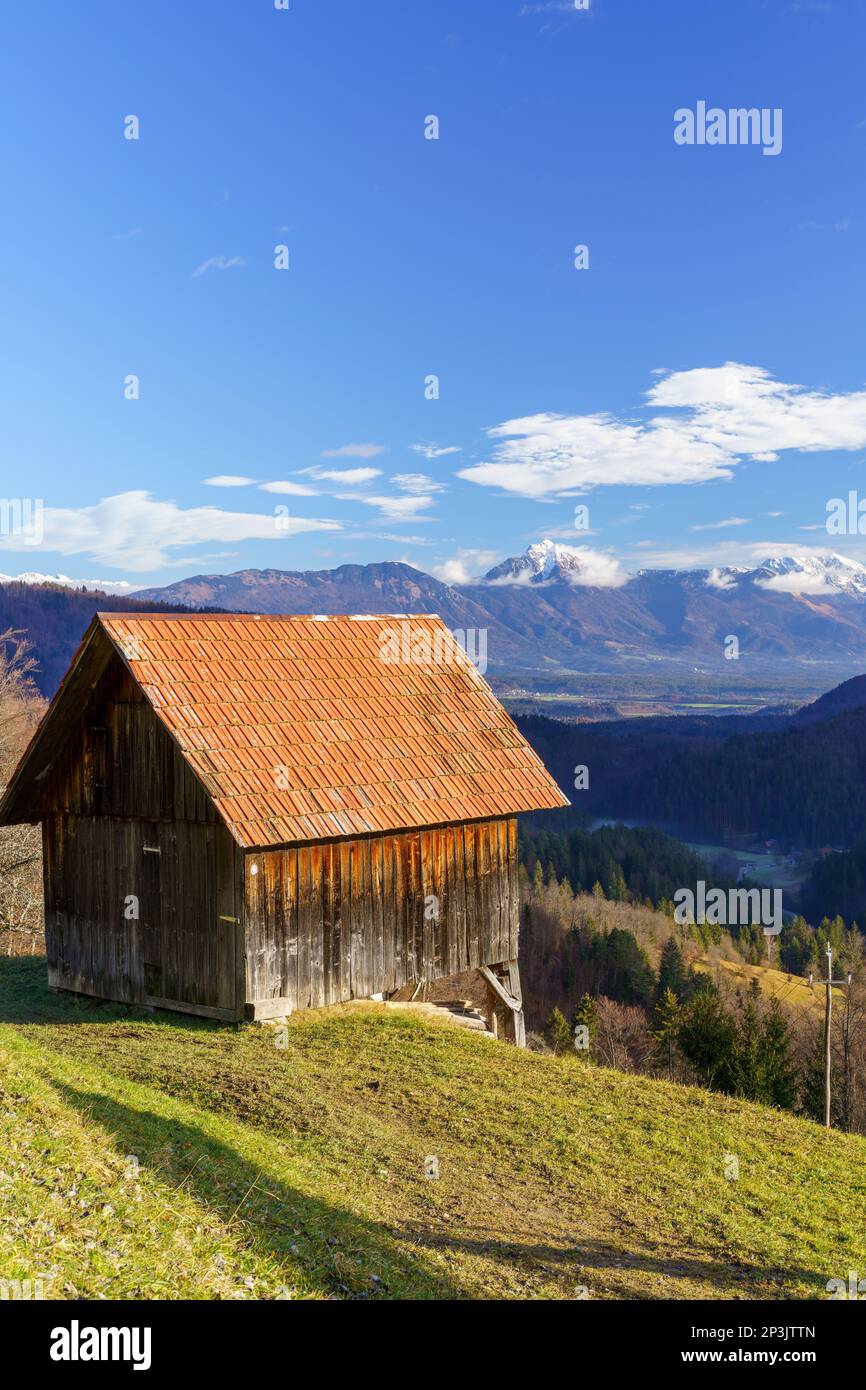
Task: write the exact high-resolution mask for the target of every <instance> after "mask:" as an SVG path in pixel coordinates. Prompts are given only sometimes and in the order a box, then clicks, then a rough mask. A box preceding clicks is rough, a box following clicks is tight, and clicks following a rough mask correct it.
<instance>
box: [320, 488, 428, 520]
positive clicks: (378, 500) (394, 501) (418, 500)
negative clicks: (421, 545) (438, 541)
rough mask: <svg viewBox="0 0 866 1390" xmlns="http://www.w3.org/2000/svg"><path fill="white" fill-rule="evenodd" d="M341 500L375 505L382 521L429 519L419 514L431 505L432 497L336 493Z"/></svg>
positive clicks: (370, 505) (369, 505)
mask: <svg viewBox="0 0 866 1390" xmlns="http://www.w3.org/2000/svg"><path fill="white" fill-rule="evenodd" d="M336 496H337V497H339V498H340V500H341V501H353V502H354V501H357V502H363V503H364V504H365V506H367V507H377V508H378V509H379V515H380V516H381V517H382V519H383V520H384V521H429V519H430V518H429V517H425V516H419V515H418V513H419V512H422V511H426V510H427V508H428V507H432V506H433V498H432V497H415V496H412V497H356V496H355V495H354V494H353V493H350V494H348V495H344V494H341V493H337V494H336Z"/></svg>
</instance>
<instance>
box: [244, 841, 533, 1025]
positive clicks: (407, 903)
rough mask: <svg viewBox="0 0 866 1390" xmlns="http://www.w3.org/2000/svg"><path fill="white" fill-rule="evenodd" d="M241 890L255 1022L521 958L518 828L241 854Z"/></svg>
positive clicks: (248, 988) (250, 1010) (247, 992)
mask: <svg viewBox="0 0 866 1390" xmlns="http://www.w3.org/2000/svg"><path fill="white" fill-rule="evenodd" d="M295 863H297V865H298V868H297V872H296V871H295V868H294V866H295ZM245 881H246V891H245V902H244V914H243V915H244V924H245V927H244V939H245V944H246V984H245V995H246V1000H247V1004H248V1013H252V1014H253V1016H254V1013H255V1005H256V1004H257V1003H261V1004H266V1003H273V1001H276V1000H280V1001H282V1002H283V1003H284V1004H285V1007H286V1009H287V1011H288V1010H290V1009H307V1008H318V1007H320V1006H321V1005H323V1004H334V1003H341V1002H345V1001H346V1000H349V999H364V998H368V997H369V996H370V995H371V994H379V993H384V992H390V991H391V990H395V989H399V988H400V987H401V986H402V985H405V984H408V983H410V982H411V981H413V980H418V979H422V978H423V979H426V980H435V979H439V978H442V977H443V976H447V975H453V974H457V973H459V972H460V971H463V970H472V969H477V968H478V967H479V966H481V965H489V964H495V963H498V962H499V961H505V960H512V959H515V958H516V956H517V934H518V927H519V914H518V896H517V823H516V820H515V818H514V817H508V818H506V819H499V820H492V821H483V822H479V823H477V824H475V825H462V824H457V825H449V826H445V827H443V828H442V829H437V830H415V831H412V830H408V831H404V832H402V833H400V834H393V835H382V836H370V837H369V838H365V839H360V840H352V841H348V842H340V843H335V844H332V845H324V846H321V845H314V846H312V847H302V848H299V849H284V850H267V851H263V852H255V851H249V852H248V853H247V855H246V874H245ZM293 921H295V922H297V935H295V934H294V931H293V929H292V928H291V927H289V929H288V930H287V928H286V924H287V923H289V924H290V923H292V922H293ZM319 943H323V946H322V952H321V956H322V961H323V968H322V969H319V968H318V966H317V964H316V962H317V960H318V959H319ZM263 1012H264V1011H263Z"/></svg>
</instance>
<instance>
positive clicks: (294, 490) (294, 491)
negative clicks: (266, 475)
mask: <svg viewBox="0 0 866 1390" xmlns="http://www.w3.org/2000/svg"><path fill="white" fill-rule="evenodd" d="M259 491H260V492H278V493H280V494H281V496H283V497H318V495H319V494H318V493H317V492H316V489H315V488H314V487H307V485H306V483H290V482H286V481H285V480H284V479H278V480H277V481H276V482H273V483H259Z"/></svg>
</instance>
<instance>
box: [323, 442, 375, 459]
mask: <svg viewBox="0 0 866 1390" xmlns="http://www.w3.org/2000/svg"><path fill="white" fill-rule="evenodd" d="M384 452H385V445H384V444H341V445H340V447H339V449H323V450H322V458H323V459H342V458H349V459H373V458H375V457H376V455H377V454H384Z"/></svg>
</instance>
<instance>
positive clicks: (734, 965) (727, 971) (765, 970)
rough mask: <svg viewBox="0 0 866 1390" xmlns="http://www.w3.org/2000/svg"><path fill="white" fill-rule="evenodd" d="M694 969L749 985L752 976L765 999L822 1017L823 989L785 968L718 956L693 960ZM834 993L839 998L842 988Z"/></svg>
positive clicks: (735, 983) (731, 981)
mask: <svg viewBox="0 0 866 1390" xmlns="http://www.w3.org/2000/svg"><path fill="white" fill-rule="evenodd" d="M694 966H695V969H696V970H704V971H708V972H709V973H710V974H716V973H717V972H720V973H721V977H722V978H723V979H726V980H727V981H728V982H729V983H731V984H733V985H742V986H743V988H744V989H748V987H749V985H750V984H751V982H752V980H757V981H758V984H759V985H760V987H761V993H762V994H764V995H765V996H766V997H767V998H768V999H778V1000H779V1002H780V1003H782V1004H790V1005H791V1007H792V1008H801V1009H808V1010H809V1012H810V1013H812V1012H817V1014H819V1015H821V1016H822V1017H823V1013H824V991H823V989H820V988H818V987H813V988H810V987H809V984H808V981H806V980H805V979H803V978H802V976H800V975H790V974H788V972H787V971H785V970H776V969H775V968H774V967H772V966H767V965H746V964H745V962H743V961H732V960H718V961H713V962H712V964H711V963H709V962H708V961H707V960H706V959H705V958H704V959H699V960H696V961H695V962H694ZM833 993H834V997H838V998H841V997H842V990H841V989H837V990H834V991H833Z"/></svg>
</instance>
